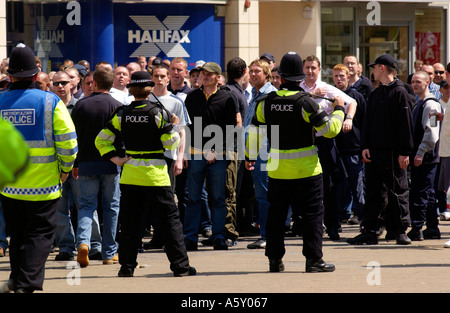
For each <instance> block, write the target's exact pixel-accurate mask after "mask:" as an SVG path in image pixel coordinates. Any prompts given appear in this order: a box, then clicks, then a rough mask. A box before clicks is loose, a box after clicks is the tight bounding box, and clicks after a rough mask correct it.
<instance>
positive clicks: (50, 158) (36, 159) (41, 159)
mask: <svg viewBox="0 0 450 313" xmlns="http://www.w3.org/2000/svg"><path fill="white" fill-rule="evenodd" d="M57 160H58V157H57V156H56V155H46V156H32V157H30V161H31V163H35V164H42V163H52V162H55V161H57Z"/></svg>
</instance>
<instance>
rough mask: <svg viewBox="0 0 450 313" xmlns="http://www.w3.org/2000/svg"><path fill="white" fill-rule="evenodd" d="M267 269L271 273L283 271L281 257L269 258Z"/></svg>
mask: <svg viewBox="0 0 450 313" xmlns="http://www.w3.org/2000/svg"><path fill="white" fill-rule="evenodd" d="M269 271H270V272H272V273H276V272H282V271H284V264H283V261H282V260H281V259H269Z"/></svg>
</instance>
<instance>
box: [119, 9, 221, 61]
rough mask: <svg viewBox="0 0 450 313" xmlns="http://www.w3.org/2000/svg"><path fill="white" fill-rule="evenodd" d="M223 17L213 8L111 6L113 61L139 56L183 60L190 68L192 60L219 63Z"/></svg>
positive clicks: (132, 58)
mask: <svg viewBox="0 0 450 313" xmlns="http://www.w3.org/2000/svg"><path fill="white" fill-rule="evenodd" d="M223 25H224V20H223V18H216V17H215V16H214V6H213V5H202V4H135V5H130V4H126V3H118V4H115V5H114V33H115V36H114V37H115V43H114V45H115V59H116V60H117V62H118V63H119V64H126V63H129V62H131V61H135V60H136V58H137V57H138V56H140V55H143V56H145V57H147V58H148V57H150V56H157V57H160V58H162V59H172V58H174V57H183V58H185V59H186V60H187V61H188V64H189V68H192V67H193V66H194V64H195V62H196V61H198V60H204V61H213V62H216V63H219V64H223V58H224V56H223V52H222V51H223V49H222V47H223Z"/></svg>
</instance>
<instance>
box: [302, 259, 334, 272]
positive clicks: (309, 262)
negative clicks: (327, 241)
mask: <svg viewBox="0 0 450 313" xmlns="http://www.w3.org/2000/svg"><path fill="white" fill-rule="evenodd" d="M334 270H335V267H334V265H333V264H327V263H325V261H324V260H323V259H306V272H307V273H317V272H334Z"/></svg>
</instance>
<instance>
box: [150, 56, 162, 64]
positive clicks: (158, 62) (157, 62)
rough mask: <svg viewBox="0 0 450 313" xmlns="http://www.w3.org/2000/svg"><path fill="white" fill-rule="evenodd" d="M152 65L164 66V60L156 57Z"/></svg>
mask: <svg viewBox="0 0 450 313" xmlns="http://www.w3.org/2000/svg"><path fill="white" fill-rule="evenodd" d="M152 65H163V60H162V59H161V58H160V57H156V58H155V59H154V60H153V62H152Z"/></svg>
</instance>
